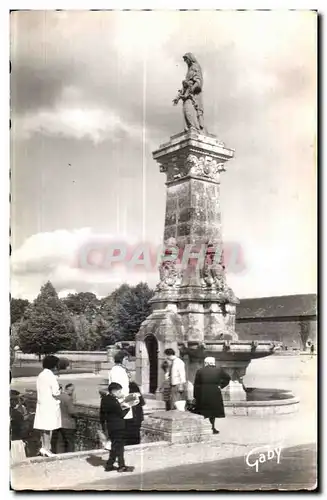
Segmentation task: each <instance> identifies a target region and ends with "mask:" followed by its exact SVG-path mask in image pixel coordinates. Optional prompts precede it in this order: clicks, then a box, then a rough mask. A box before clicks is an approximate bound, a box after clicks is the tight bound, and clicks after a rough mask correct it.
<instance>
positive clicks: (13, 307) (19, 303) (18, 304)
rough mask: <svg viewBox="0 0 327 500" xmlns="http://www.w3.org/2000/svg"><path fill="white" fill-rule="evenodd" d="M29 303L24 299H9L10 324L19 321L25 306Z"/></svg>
mask: <svg viewBox="0 0 327 500" xmlns="http://www.w3.org/2000/svg"><path fill="white" fill-rule="evenodd" d="M29 305H30V303H29V301H28V300H26V299H15V298H14V297H11V299H10V321H11V324H12V325H14V324H15V323H17V321H19V320H20V319H21V318H22V317H23V315H24V312H25V310H26V308H27V307H28V306H29Z"/></svg>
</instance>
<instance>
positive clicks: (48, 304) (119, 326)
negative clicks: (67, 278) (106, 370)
mask: <svg viewBox="0 0 327 500" xmlns="http://www.w3.org/2000/svg"><path fill="white" fill-rule="evenodd" d="M152 296H153V291H152V290H151V289H150V288H149V287H148V285H147V284H146V283H139V284H138V285H136V286H130V285H127V284H123V285H121V286H120V287H118V288H117V289H116V290H114V292H112V293H111V294H110V295H108V296H107V297H104V298H101V299H99V298H98V297H97V296H96V295H95V294H94V293H90V292H81V293H75V294H69V295H68V296H67V297H65V298H61V299H60V298H59V297H58V294H57V292H56V290H55V288H54V286H53V285H52V283H51V282H50V281H48V282H47V283H46V284H45V285H44V286H42V288H41V290H40V293H39V295H38V296H37V297H36V299H35V300H34V301H33V302H29V301H28V300H24V299H15V298H11V300H10V316H11V329H10V334H11V335H10V347H11V354H12V350H13V349H14V347H15V346H19V347H20V349H21V350H22V351H23V352H25V353H33V354H38V355H43V354H53V353H55V352H57V351H61V350H79V351H94V350H103V349H105V348H106V346H108V345H112V344H114V343H115V342H118V341H119V342H121V341H133V340H135V335H136V333H137V332H138V330H139V328H140V326H141V323H142V322H143V321H144V320H145V319H146V317H147V316H148V315H149V314H150V305H149V300H150V298H151V297H152Z"/></svg>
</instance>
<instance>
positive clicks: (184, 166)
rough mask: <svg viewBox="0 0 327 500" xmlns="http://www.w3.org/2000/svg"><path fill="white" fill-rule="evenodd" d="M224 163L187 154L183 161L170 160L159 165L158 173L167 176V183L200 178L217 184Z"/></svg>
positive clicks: (209, 157) (208, 157)
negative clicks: (188, 178) (190, 177)
mask: <svg viewBox="0 0 327 500" xmlns="http://www.w3.org/2000/svg"><path fill="white" fill-rule="evenodd" d="M225 170H226V169H225V165H224V163H218V162H217V160H215V159H214V158H212V157H211V156H197V155H195V154H189V155H188V156H187V157H186V158H185V157H184V161H183V159H182V158H180V159H179V160H177V158H174V159H170V160H169V161H168V162H167V163H166V162H165V163H161V164H160V172H162V173H166V174H167V182H172V181H174V180H178V179H183V178H184V177H188V176H195V177H201V178H203V179H205V180H213V181H215V182H219V174H220V172H225Z"/></svg>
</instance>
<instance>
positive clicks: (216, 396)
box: [194, 358, 230, 434]
mask: <svg viewBox="0 0 327 500" xmlns="http://www.w3.org/2000/svg"><path fill="white" fill-rule="evenodd" d="M229 381H230V376H229V375H228V374H227V373H226V372H225V371H224V370H222V369H220V368H216V361H215V358H205V360H204V368H201V369H200V370H198V371H197V372H196V375H195V380H194V399H195V412H196V413H199V414H200V415H203V416H204V418H209V420H210V423H211V426H212V432H213V434H219V431H218V430H217V429H216V428H215V419H216V418H224V417H225V410H224V403H223V398H222V394H221V389H223V388H224V387H226V386H227V385H228V384H229Z"/></svg>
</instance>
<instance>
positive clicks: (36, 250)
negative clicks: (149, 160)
mask: <svg viewBox="0 0 327 500" xmlns="http://www.w3.org/2000/svg"><path fill="white" fill-rule="evenodd" d="M121 242H126V246H127V248H133V246H134V245H135V244H136V243H137V242H138V238H137V237H136V236H132V235H129V236H128V239H126V237H125V236H121V235H114V234H103V233H102V234H97V233H93V232H92V231H91V230H90V229H88V228H82V229H78V230H74V231H67V230H58V231H53V232H48V233H38V234H35V235H33V236H31V237H30V238H28V239H27V240H26V241H25V242H24V244H23V245H22V246H21V247H20V248H19V249H18V250H17V251H15V252H13V254H12V257H11V267H12V277H11V293H12V295H13V296H14V297H17V298H27V299H29V300H32V299H34V298H35V297H36V295H37V294H38V293H39V291H40V288H41V286H42V285H43V284H44V283H45V282H46V281H48V280H50V281H51V282H52V283H53V285H54V286H55V288H56V290H57V292H58V293H59V295H60V296H66V295H68V293H74V292H82V291H92V292H93V293H95V294H96V295H98V296H103V295H106V294H107V293H109V292H111V291H112V290H113V289H114V288H116V287H117V286H119V285H120V284H122V283H124V282H126V283H129V284H131V285H135V284H137V283H139V282H140V281H147V282H149V284H150V286H154V285H155V284H156V282H157V281H158V273H157V271H156V270H155V269H153V271H146V270H145V269H144V268H142V267H141V268H140V269H135V270H133V269H132V270H130V269H129V268H128V266H127V265H126V263H125V262H124V263H123V264H121V265H114V266H113V267H110V268H109V267H108V266H107V265H106V264H105V263H104V261H103V259H101V260H100V261H99V263H98V264H97V263H96V261H94V259H93V257H92V248H93V249H94V252H95V253H96V252H98V251H100V253H101V252H102V253H101V255H102V256H106V251H107V249H108V245H110V244H112V243H114V244H115V248H119V243H121ZM129 245H130V247H129ZM86 251H87V252H89V255H86V254H85V252H86ZM94 252H93V253H94ZM127 255H128V253H127ZM88 258H90V259H91V260H88ZM88 262H89V265H87V263H88Z"/></svg>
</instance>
